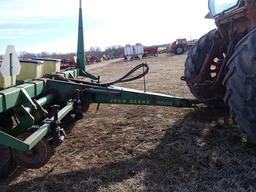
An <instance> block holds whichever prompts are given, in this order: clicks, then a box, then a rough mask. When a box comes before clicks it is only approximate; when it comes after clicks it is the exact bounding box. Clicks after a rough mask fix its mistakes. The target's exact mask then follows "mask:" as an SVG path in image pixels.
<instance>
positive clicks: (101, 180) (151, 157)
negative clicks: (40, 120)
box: [0, 55, 256, 192]
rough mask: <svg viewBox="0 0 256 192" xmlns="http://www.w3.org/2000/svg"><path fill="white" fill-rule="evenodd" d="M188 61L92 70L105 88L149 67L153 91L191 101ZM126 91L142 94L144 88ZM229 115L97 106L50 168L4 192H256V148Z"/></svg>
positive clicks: (13, 181) (139, 83)
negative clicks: (139, 68)
mask: <svg viewBox="0 0 256 192" xmlns="http://www.w3.org/2000/svg"><path fill="white" fill-rule="evenodd" d="M185 58H186V55H182V56H170V55H161V56H160V57H151V58H146V59H144V60H143V61H139V60H136V61H131V62H125V61H115V62H112V63H107V64H99V66H98V67H97V66H96V64H95V65H92V66H89V67H88V70H89V71H90V72H92V73H94V74H100V75H101V76H102V80H103V82H109V81H112V80H116V79H117V78H118V77H121V76H122V75H124V74H125V73H126V72H127V71H128V70H129V69H131V68H132V67H134V66H135V65H137V64H139V63H141V62H147V63H148V65H149V67H150V72H149V74H148V75H147V76H146V81H147V84H146V88H147V90H149V91H154V92H160V93H167V94H173V95H178V96H183V97H189V98H192V96H191V95H190V93H189V90H188V88H187V87H186V85H185V83H184V82H183V81H181V80H180V77H181V76H182V74H183V70H184V61H185ZM119 86H124V87H129V88H136V89H143V80H142V79H140V80H136V81H134V82H129V83H125V84H121V85H119ZM225 114H226V113H225V112H224V111H222V110H217V109H210V108H207V107H205V106H200V107H198V108H195V109H180V108H173V107H154V106H152V107H151V106H127V105H100V109H99V111H98V112H97V111H96V105H91V106H90V109H89V111H88V112H87V113H86V114H85V115H84V118H83V119H82V120H80V121H78V122H75V123H72V124H71V125H69V126H70V127H73V128H72V130H71V131H70V133H69V134H68V137H67V138H66V140H65V142H64V143H63V144H62V145H61V146H59V147H58V148H57V149H56V151H55V153H54V154H53V156H52V158H51V160H50V162H49V163H48V164H47V165H45V166H44V167H42V168H40V169H38V170H21V169H20V170H17V172H16V173H15V174H14V175H13V176H12V177H11V178H10V179H9V180H7V181H4V182H2V183H1V186H0V191H1V192H7V191H8V192H9V191H10V192H11V191H14V192H19V191H27V192H44V191H51V192H52V191H54V192H55V191H56V192H63V191H65V192H66V191H67V192H69V191H75V192H76V191H79V192H84V191H90V192H96V191H97V192H118V191H122V192H133V191H134V192H139V191H180V192H186V191H188V192H192V191H195V192H198V191H218V192H221V191H241V192H242V191H256V148H255V146H253V145H251V144H249V143H248V142H245V140H244V139H243V137H242V135H241V132H240V130H239V128H238V127H237V126H236V125H234V124H230V123H229V124H227V123H224V118H223V116H224V115H225Z"/></svg>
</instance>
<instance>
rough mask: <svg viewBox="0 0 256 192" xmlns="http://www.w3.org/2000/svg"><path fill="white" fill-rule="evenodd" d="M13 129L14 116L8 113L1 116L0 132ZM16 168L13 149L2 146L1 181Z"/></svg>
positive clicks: (0, 153) (0, 152) (0, 158)
mask: <svg viewBox="0 0 256 192" xmlns="http://www.w3.org/2000/svg"><path fill="white" fill-rule="evenodd" d="M12 127H13V121H12V115H11V113H10V112H6V113H4V114H1V115H0V130H2V131H5V130H7V131H8V130H9V129H11V128H12ZM15 168H16V163H15V162H14V161H13V156H12V151H11V148H9V147H6V146H4V145H0V179H4V178H6V177H8V176H9V174H10V173H12V172H13V170H14V169H15Z"/></svg>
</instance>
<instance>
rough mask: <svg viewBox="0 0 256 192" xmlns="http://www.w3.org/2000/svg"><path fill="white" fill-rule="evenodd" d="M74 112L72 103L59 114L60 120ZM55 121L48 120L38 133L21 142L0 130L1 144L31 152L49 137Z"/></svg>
mask: <svg viewBox="0 0 256 192" xmlns="http://www.w3.org/2000/svg"><path fill="white" fill-rule="evenodd" d="M72 110H73V103H72V102H70V103H68V104H67V105H66V106H65V107H64V108H62V109H61V110H60V111H59V112H58V119H59V120H61V119H63V118H64V117H65V116H66V115H67V114H68V113H69V112H71V111H72ZM53 120H54V118H53V117H52V118H51V119H49V120H46V121H45V123H44V124H43V125H42V126H41V127H40V128H39V129H38V130H37V131H35V132H34V133H33V134H31V135H30V136H29V137H28V138H26V139H25V140H24V141H22V140H19V139H18V138H16V137H13V136H12V135H10V134H7V133H5V132H3V131H1V130H0V144H2V145H5V146H7V147H11V148H14V149H17V150H20V151H27V150H31V149H32V148H33V147H34V146H35V145H36V144H37V143H38V142H39V141H40V140H42V139H43V138H44V137H45V136H46V135H47V133H48V132H50V128H51V122H52V121H53Z"/></svg>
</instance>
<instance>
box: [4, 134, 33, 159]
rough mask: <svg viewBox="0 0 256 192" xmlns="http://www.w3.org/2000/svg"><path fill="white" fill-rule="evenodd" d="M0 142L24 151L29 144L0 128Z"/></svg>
mask: <svg viewBox="0 0 256 192" xmlns="http://www.w3.org/2000/svg"><path fill="white" fill-rule="evenodd" d="M0 144H2V145H5V146H7V147H11V148H14V149H17V150H20V151H26V150H28V149H29V146H28V145H27V144H26V143H24V142H23V141H21V140H19V139H17V138H16V137H13V136H11V135H9V134H7V133H5V132H3V131H1V130H0ZM0 155H1V154H0Z"/></svg>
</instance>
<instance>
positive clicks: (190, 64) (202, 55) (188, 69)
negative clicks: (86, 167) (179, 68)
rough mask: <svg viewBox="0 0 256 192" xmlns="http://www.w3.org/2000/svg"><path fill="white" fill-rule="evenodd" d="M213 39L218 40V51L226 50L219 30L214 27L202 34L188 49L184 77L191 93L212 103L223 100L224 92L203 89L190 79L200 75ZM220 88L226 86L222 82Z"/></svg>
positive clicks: (205, 101) (203, 100) (202, 100)
mask: <svg viewBox="0 0 256 192" xmlns="http://www.w3.org/2000/svg"><path fill="white" fill-rule="evenodd" d="M213 41H215V42H217V44H218V45H219V46H218V49H219V50H218V51H220V52H222V51H223V52H224V46H223V42H224V41H223V39H222V38H221V36H220V34H219V32H218V31H217V30H216V29H214V30H211V31H210V32H208V33H207V34H205V35H204V36H202V37H201V38H200V39H199V40H198V41H197V43H196V44H195V45H194V46H193V47H192V48H191V49H190V50H189V51H188V56H187V59H186V62H185V70H184V77H185V80H186V83H187V85H188V87H189V89H190V91H191V93H192V94H193V95H194V96H195V97H196V98H197V99H198V100H199V101H201V102H204V103H207V104H210V103H212V101H213V103H215V102H214V101H216V100H218V101H222V99H223V97H224V92H225V91H223V93H220V92H218V91H216V92H214V95H213V93H209V92H207V91H205V90H201V89H200V88H198V87H197V86H196V85H194V84H193V83H191V82H190V81H189V79H190V78H191V77H192V76H193V77H195V76H198V75H199V73H200V70H201V68H202V66H203V64H204V62H205V59H206V57H207V55H208V52H209V50H210V49H211V46H212V43H213ZM218 86H219V88H218V89H223V90H225V88H224V86H223V85H222V84H221V83H220V84H219V85H218Z"/></svg>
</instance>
